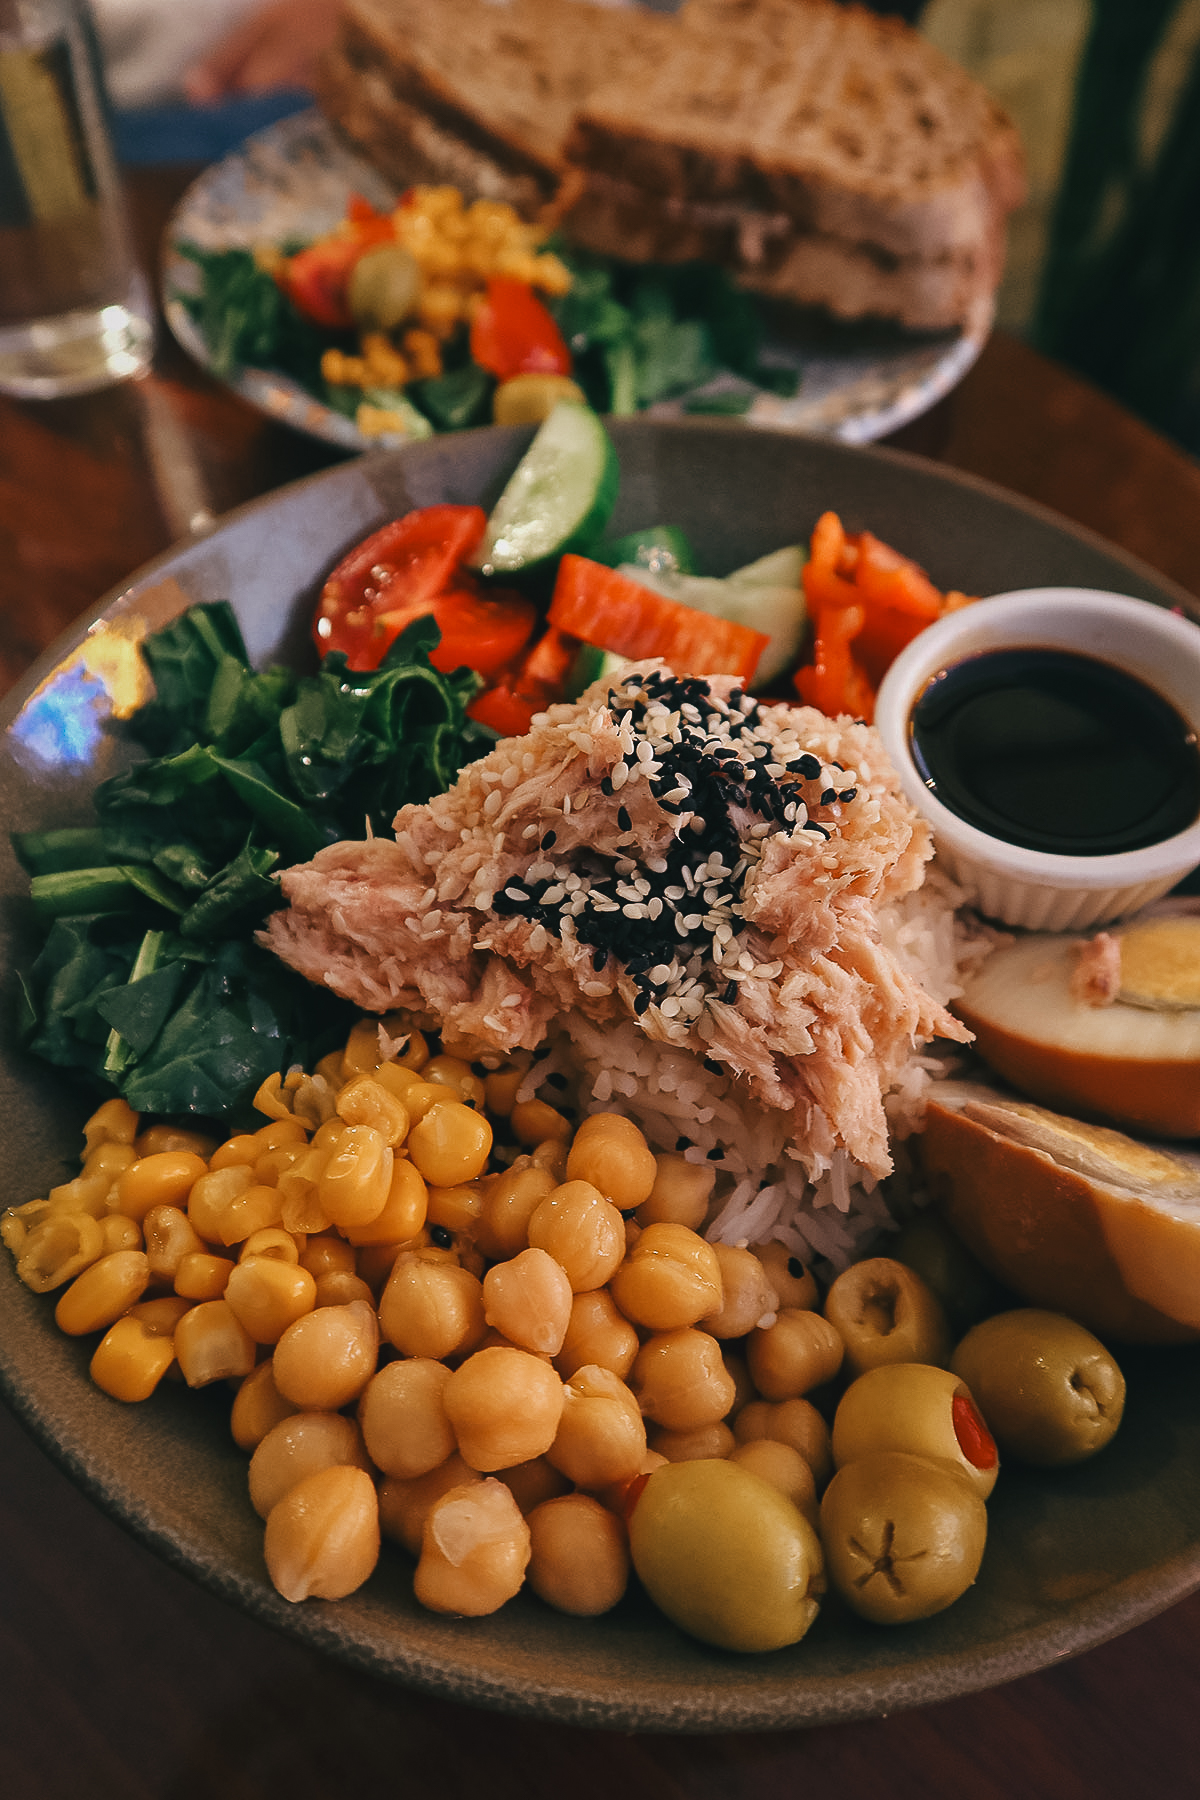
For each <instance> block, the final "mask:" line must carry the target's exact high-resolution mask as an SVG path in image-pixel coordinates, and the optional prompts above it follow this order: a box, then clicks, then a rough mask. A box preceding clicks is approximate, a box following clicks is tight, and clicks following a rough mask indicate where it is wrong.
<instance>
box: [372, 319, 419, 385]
mask: <svg viewBox="0 0 1200 1800" xmlns="http://www.w3.org/2000/svg"><path fill="white" fill-rule="evenodd" d="M362 347H363V361H364V363H365V364H366V368H367V374H368V375H369V376H370V386H371V387H403V386H404V385H405V383H406V382H407V381H409V380H410V379H411V377H410V372H409V367H408V364H407V362H406V361H405V360H404V358H403V356H401V354H400V352H399V351H398V350H397V349H396V346H395V345H394V344H393V342H392V340H391V338H390V337H388V336H387V334H386V332H382V331H366V332H364V333H363V339H362Z"/></svg>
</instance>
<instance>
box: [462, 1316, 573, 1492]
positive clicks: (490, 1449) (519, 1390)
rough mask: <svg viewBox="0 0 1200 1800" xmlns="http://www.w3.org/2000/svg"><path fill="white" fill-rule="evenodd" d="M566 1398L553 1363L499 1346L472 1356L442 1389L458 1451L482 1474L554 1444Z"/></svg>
mask: <svg viewBox="0 0 1200 1800" xmlns="http://www.w3.org/2000/svg"><path fill="white" fill-rule="evenodd" d="M563 1401H564V1390H563V1384H562V1382H561V1380H560V1379H559V1377H558V1375H557V1374H556V1373H555V1371H554V1370H553V1369H552V1368H551V1366H550V1364H549V1363H547V1362H543V1361H542V1359H541V1358H540V1357H538V1356H533V1355H531V1354H530V1352H529V1351H527V1350H510V1349H505V1348H502V1347H501V1346H498V1345H497V1346H495V1347H494V1348H492V1349H488V1350H477V1351H476V1352H475V1354H474V1355H473V1356H469V1357H468V1358H467V1360H466V1361H465V1362H464V1363H461V1364H460V1365H459V1367H458V1368H457V1369H455V1371H454V1373H453V1374H452V1375H451V1377H450V1379H449V1381H448V1382H447V1383H446V1386H445V1388H444V1390H443V1403H444V1405H445V1408H446V1416H447V1417H448V1418H449V1420H450V1423H451V1425H452V1426H453V1428H454V1435H455V1437H456V1438H457V1440H458V1448H459V1452H460V1454H461V1455H462V1457H463V1460H464V1461H465V1462H467V1463H468V1464H469V1465H470V1466H471V1468H473V1469H479V1470H481V1471H482V1472H483V1473H484V1474H492V1473H494V1471H495V1470H496V1469H507V1468H511V1466H512V1465H513V1464H514V1463H519V1462H528V1461H529V1459H530V1458H531V1457H534V1456H543V1455H544V1454H545V1453H546V1451H548V1450H549V1448H550V1446H551V1444H553V1442H554V1437H555V1433H556V1432H557V1430H558V1425H559V1420H560V1419H561V1418H562V1412H563Z"/></svg>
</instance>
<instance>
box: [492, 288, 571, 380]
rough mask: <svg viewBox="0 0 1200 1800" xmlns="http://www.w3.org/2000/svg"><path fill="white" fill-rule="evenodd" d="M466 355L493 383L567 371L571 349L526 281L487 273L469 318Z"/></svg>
mask: <svg viewBox="0 0 1200 1800" xmlns="http://www.w3.org/2000/svg"><path fill="white" fill-rule="evenodd" d="M471 356H472V359H473V360H474V361H475V362H477V363H478V364H479V366H480V368H481V369H486V370H487V371H488V374H489V375H494V376H495V377H496V379H497V380H498V381H508V380H510V379H511V377H512V376H514V375H569V374H570V373H571V367H572V364H571V352H570V351H569V350H568V348H567V346H566V342H565V341H564V339H563V335H562V332H561V331H560V330H559V329H558V326H557V324H556V323H555V321H554V318H553V316H552V314H551V313H550V311H549V309H548V308H547V307H546V306H545V305H543V303H542V301H541V300H539V299H538V297H537V295H536V294H535V293H534V291H533V289H532V288H531V287H530V286H529V284H528V282H525V281H517V280H516V278H515V277H514V276H512V275H493V276H492V277H491V278H490V279H489V281H488V284H487V292H486V294H485V295H484V298H483V301H482V303H481V305H480V307H479V310H478V311H477V312H476V314H475V317H474V318H473V319H472V321H471Z"/></svg>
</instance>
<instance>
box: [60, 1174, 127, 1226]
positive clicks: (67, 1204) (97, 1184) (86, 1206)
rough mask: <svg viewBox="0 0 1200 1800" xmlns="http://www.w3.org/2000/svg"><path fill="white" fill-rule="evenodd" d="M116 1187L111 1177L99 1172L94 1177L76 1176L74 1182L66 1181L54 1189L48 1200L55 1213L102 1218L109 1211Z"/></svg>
mask: <svg viewBox="0 0 1200 1800" xmlns="http://www.w3.org/2000/svg"><path fill="white" fill-rule="evenodd" d="M113 1187H114V1179H113V1177H112V1176H111V1175H108V1174H105V1173H104V1172H102V1171H98V1172H97V1173H95V1174H93V1175H76V1176H75V1177H74V1179H73V1180H72V1181H64V1182H61V1183H60V1184H59V1186H58V1187H52V1188H51V1189H50V1192H49V1193H48V1194H47V1196H46V1198H47V1200H48V1201H49V1203H50V1208H51V1210H52V1211H53V1212H64V1213H75V1212H85V1213H91V1215H92V1217H93V1219H99V1218H102V1217H103V1216H104V1214H105V1212H107V1210H108V1199H109V1195H110V1194H111V1193H112V1191H113Z"/></svg>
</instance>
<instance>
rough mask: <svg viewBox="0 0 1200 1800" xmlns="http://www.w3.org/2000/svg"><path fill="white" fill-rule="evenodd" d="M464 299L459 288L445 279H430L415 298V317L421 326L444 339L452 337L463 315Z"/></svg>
mask: <svg viewBox="0 0 1200 1800" xmlns="http://www.w3.org/2000/svg"><path fill="white" fill-rule="evenodd" d="M465 313H466V307H465V300H464V296H463V294H462V292H461V290H460V289H459V288H457V287H454V286H453V285H452V284H451V283H449V282H445V281H430V282H427V283H426V284H425V286H424V287H422V289H421V293H420V296H419V297H418V300H417V317H418V319H419V320H420V322H421V325H422V328H423V329H424V330H426V331H431V332H432V333H433V335H434V337H435V338H438V339H441V340H442V341H444V340H445V339H446V338H449V337H452V336H453V335H454V333H455V331H457V329H458V326H459V324H460V323H461V321H462V319H463V318H464V317H465Z"/></svg>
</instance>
